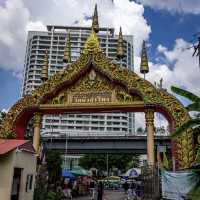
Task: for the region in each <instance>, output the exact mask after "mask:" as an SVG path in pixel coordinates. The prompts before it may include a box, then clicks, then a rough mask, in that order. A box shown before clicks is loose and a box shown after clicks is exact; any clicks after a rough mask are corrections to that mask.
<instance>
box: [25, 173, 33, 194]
mask: <svg viewBox="0 0 200 200" xmlns="http://www.w3.org/2000/svg"><path fill="white" fill-rule="evenodd" d="M32 186H33V175H32V174H28V175H27V178H26V192H30V191H32Z"/></svg>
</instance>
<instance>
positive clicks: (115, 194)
mask: <svg viewBox="0 0 200 200" xmlns="http://www.w3.org/2000/svg"><path fill="white" fill-rule="evenodd" d="M104 199H105V200H124V199H125V197H124V193H123V192H120V191H104ZM74 200H90V197H80V198H76V199H74Z"/></svg>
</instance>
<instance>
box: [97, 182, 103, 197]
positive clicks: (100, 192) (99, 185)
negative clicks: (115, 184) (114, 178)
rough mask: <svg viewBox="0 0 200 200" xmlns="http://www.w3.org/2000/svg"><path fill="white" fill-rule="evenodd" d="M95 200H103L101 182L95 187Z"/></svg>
mask: <svg viewBox="0 0 200 200" xmlns="http://www.w3.org/2000/svg"><path fill="white" fill-rule="evenodd" d="M97 200H103V183H102V182H101V181H100V182H99V184H98V187H97Z"/></svg>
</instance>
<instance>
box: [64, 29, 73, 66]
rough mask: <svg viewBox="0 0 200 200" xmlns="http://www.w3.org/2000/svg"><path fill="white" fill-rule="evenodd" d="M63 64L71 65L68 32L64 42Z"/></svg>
mask: <svg viewBox="0 0 200 200" xmlns="http://www.w3.org/2000/svg"><path fill="white" fill-rule="evenodd" d="M63 62H64V63H71V42H70V32H69V33H68V37H67V40H66V45H65V50H64V57H63Z"/></svg>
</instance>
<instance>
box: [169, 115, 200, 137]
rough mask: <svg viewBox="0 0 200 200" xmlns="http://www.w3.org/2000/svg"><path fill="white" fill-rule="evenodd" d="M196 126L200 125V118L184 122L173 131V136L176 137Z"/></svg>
mask: <svg viewBox="0 0 200 200" xmlns="http://www.w3.org/2000/svg"><path fill="white" fill-rule="evenodd" d="M195 126H200V119H191V120H189V121H187V122H186V123H184V124H183V125H182V126H181V127H179V128H178V129H177V130H176V131H175V132H174V133H172V135H171V137H172V138H176V137H178V136H181V134H183V133H184V132H185V131H186V130H187V129H189V128H193V127H195Z"/></svg>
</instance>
